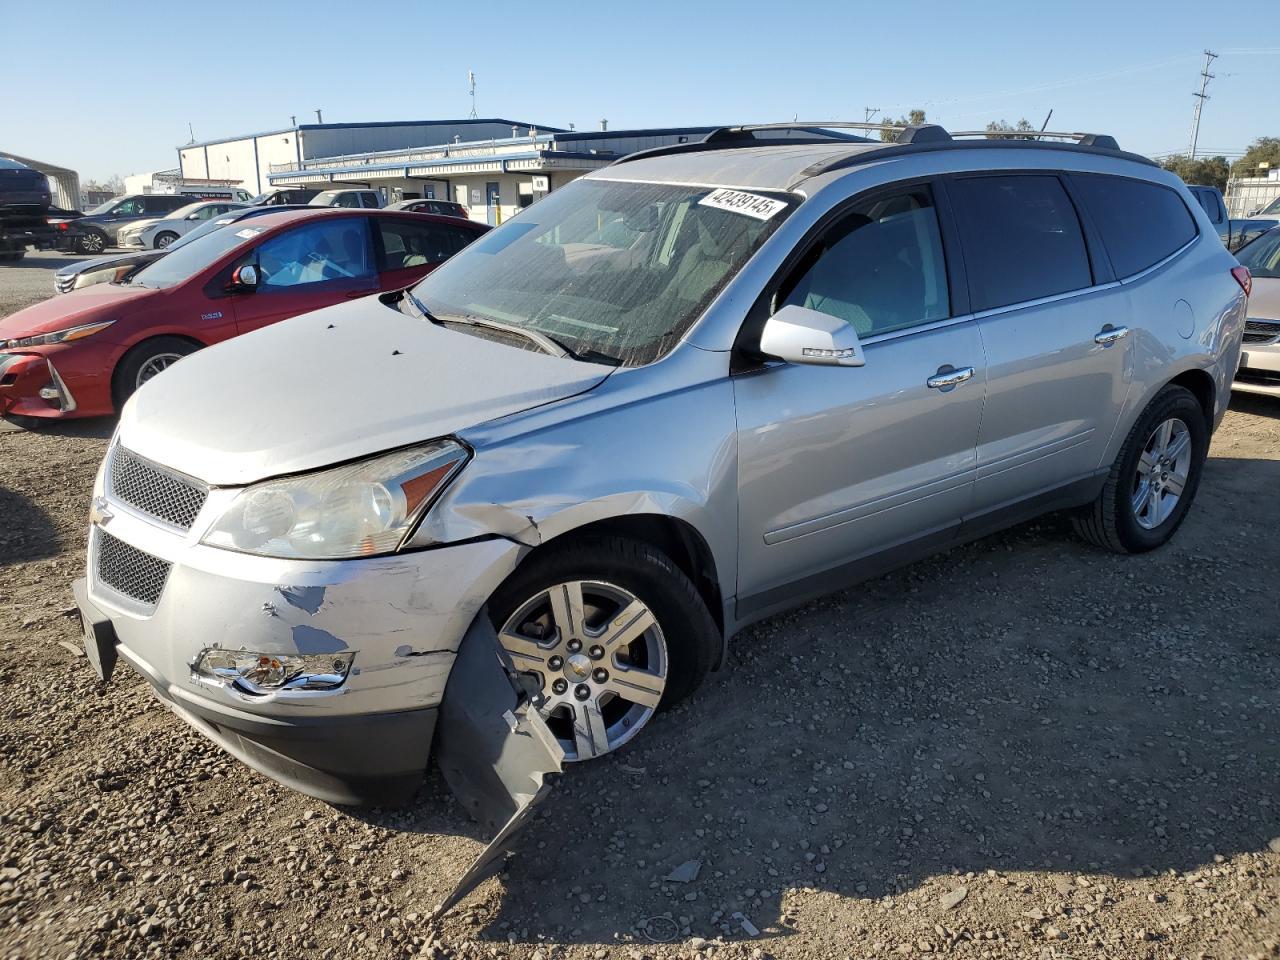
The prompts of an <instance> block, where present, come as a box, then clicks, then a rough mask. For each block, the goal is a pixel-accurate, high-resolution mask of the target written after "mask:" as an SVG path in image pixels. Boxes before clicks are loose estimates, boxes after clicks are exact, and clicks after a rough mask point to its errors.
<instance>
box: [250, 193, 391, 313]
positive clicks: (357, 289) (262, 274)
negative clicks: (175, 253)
mask: <svg viewBox="0 0 1280 960" xmlns="http://www.w3.org/2000/svg"><path fill="white" fill-rule="evenodd" d="M228 229H230V228H228ZM245 264H253V265H254V266H256V267H257V269H258V286H257V289H256V290H254V291H252V292H244V293H238V294H236V295H235V296H234V297H232V302H233V304H234V308H235V314H236V330H237V331H238V332H239V333H248V332H249V331H250V330H256V329H258V328H259V327H265V326H267V325H268V324H271V323H275V322H277V321H278V320H284V319H286V318H288V317H296V316H297V315H298V314H300V313H307V312H309V311H311V310H319V309H320V308H321V307H327V306H330V305H331V304H335V303H339V302H341V301H342V300H345V299H351V298H355V297H363V296H366V295H367V294H370V293H373V292H375V291H376V290H377V289H378V274H377V271H376V269H375V267H374V255H373V246H372V243H371V241H370V236H369V219H368V217H364V216H342V217H323V218H321V219H319V220H311V221H308V222H305V223H301V224H299V225H298V226H296V227H292V228H290V229H288V230H285V231H283V232H281V233H276V234H272V235H271V236H269V237H267V238H266V239H265V240H263V241H262V242H261V243H259V244H258V245H257V246H256V247H254V248H253V249H252V250H250V251H248V252H247V253H246V254H245V255H244V256H243V257H241V258H240V260H238V261H237V262H236V264H235V266H243V265H245Z"/></svg>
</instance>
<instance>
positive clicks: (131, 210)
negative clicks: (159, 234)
mask: <svg viewBox="0 0 1280 960" xmlns="http://www.w3.org/2000/svg"><path fill="white" fill-rule="evenodd" d="M141 212H142V200H141V198H139V197H133V198H132V199H130V200H125V201H124V202H122V203H117V204H116V205H115V207H113V208H112V210H111V215H112V216H113V217H132V216H134V215H136V214H139V213H141Z"/></svg>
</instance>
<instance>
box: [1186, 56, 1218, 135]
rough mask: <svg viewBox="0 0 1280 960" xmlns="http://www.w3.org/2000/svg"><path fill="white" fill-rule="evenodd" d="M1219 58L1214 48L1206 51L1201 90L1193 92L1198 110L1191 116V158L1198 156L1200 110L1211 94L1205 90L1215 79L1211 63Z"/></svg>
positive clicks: (1201, 74)
mask: <svg viewBox="0 0 1280 960" xmlns="http://www.w3.org/2000/svg"><path fill="white" fill-rule="evenodd" d="M1217 59H1218V55H1217V54H1216V53H1214V52H1213V51H1212V50H1206V51H1205V52H1204V69H1203V70H1201V71H1200V92H1199V93H1194V94H1192V96H1193V97H1195V98H1196V112H1195V114H1194V115H1193V116H1192V118H1191V150H1190V155H1191V159H1192V160H1194V159H1195V158H1196V141H1198V140H1199V139H1200V111H1201V110H1202V109H1204V102H1205V101H1206V100H1208V99H1209V95H1208V94H1207V93H1205V90H1206V89H1207V88H1208V86H1209V81H1210V80H1212V79H1213V74H1212V73H1210V72H1209V65H1210V64H1211V63H1213V61H1214V60H1217Z"/></svg>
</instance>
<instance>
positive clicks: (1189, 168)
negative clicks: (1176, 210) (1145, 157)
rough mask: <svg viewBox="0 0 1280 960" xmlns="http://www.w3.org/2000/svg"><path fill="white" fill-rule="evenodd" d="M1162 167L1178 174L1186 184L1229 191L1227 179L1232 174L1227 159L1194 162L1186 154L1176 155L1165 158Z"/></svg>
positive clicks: (1197, 159)
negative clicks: (1196, 184)
mask: <svg viewBox="0 0 1280 960" xmlns="http://www.w3.org/2000/svg"><path fill="white" fill-rule="evenodd" d="M1160 166H1162V167H1164V168H1165V169H1166V170H1171V171H1173V172H1174V173H1176V174H1177V175H1178V176H1179V177H1181V178H1182V180H1183V182H1184V183H1198V184H1203V185H1204V186H1207V187H1217V188H1218V189H1219V190H1222V191H1225V190H1226V189H1227V177H1228V175H1229V174H1230V172H1231V168H1230V167H1229V166H1228V164H1227V158H1226V157H1196V158H1195V159H1194V160H1192V159H1191V158H1190V157H1188V156H1186V155H1185V154H1175V155H1174V156H1171V157H1165V159H1164V160H1163V161H1161V163H1160Z"/></svg>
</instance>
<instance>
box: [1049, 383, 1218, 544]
mask: <svg viewBox="0 0 1280 960" xmlns="http://www.w3.org/2000/svg"><path fill="white" fill-rule="evenodd" d="M1208 454H1209V426H1208V423H1207V422H1206V418H1205V413H1204V409H1203V408H1202V407H1201V406H1200V401H1198V400H1197V399H1196V397H1195V394H1193V393H1192V392H1191V391H1190V390H1188V389H1186V388H1185V387H1179V386H1173V385H1170V386H1167V387H1165V388H1164V389H1163V390H1161V391H1160V392H1159V393H1158V394H1157V395H1156V398H1155V399H1154V400H1152V401H1151V403H1150V404H1149V405H1148V406H1147V409H1146V410H1144V411H1143V413H1142V416H1140V417H1139V418H1138V422H1137V423H1135V424H1134V425H1133V428H1132V429H1131V430H1130V431H1129V435H1128V437H1126V438H1125V441H1124V445H1123V446H1122V447H1121V448H1120V453H1119V455H1118V456H1117V457H1116V461H1115V463H1113V464H1112V465H1111V471H1110V473H1108V474H1107V479H1106V482H1105V483H1104V484H1103V486H1102V492H1101V493H1099V494H1098V498H1097V499H1096V500H1094V502H1093V503H1091V504H1089V506H1087V507H1085V508H1084V509H1083V510H1082V511H1081V512H1080V513H1079V514H1077V515H1076V516H1075V517H1074V518H1073V523H1074V526H1075V530H1076V533H1078V534H1079V535H1080V536H1081V537H1083V538H1084V539H1085V540H1088V541H1089V542H1090V543H1092V544H1094V545H1096V546H1099V547H1103V548H1105V549H1107V550H1113V551H1115V552H1116V553H1145V552H1146V551H1148V550H1154V549H1155V548H1156V547H1160V546H1163V545H1164V544H1166V543H1168V542H1169V538H1170V537H1172V536H1173V534H1174V532H1175V531H1176V530H1177V529H1178V527H1179V526H1181V524H1182V521H1183V520H1184V519H1186V516H1187V511H1188V510H1190V509H1191V503H1192V501H1193V500H1194V499H1195V495H1196V491H1197V490H1198V489H1199V486H1200V476H1201V473H1202V472H1203V469H1204V461H1205V459H1206V458H1207V457H1208Z"/></svg>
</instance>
